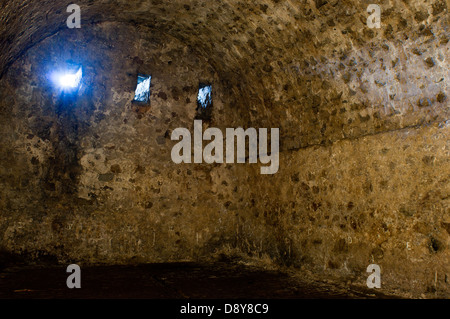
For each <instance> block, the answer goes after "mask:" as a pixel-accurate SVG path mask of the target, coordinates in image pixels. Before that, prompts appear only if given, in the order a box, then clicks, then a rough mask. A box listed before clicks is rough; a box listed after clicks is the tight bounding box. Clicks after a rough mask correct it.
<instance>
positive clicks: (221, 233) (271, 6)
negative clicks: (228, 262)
mask: <svg viewBox="0 0 450 319" xmlns="http://www.w3.org/2000/svg"><path fill="white" fill-rule="evenodd" d="M371 2H372V1H368V0H367V1H347V0H330V1H319V0H314V1H313V0H302V1H275V0H272V1H245V2H242V1H234V0H228V1H216V2H211V1H190V0H185V1H182V0H180V1H159V0H153V1H146V0H142V1H133V2H129V1H95V2H93V1H79V2H78V4H79V5H80V6H81V8H82V28H81V29H80V30H67V29H66V26H65V19H66V17H67V14H66V13H65V8H66V6H67V5H68V4H69V3H70V2H69V1H66V2H64V1H63V2H61V3H59V4H58V5H59V6H60V7H58V8H56V7H55V4H54V1H8V2H3V3H2V4H1V12H2V14H1V18H0V25H1V26H3V28H0V48H1V50H0V52H1V57H2V58H1V59H0V70H1V74H3V78H2V81H3V83H2V98H1V103H2V113H3V114H4V115H2V117H1V121H2V123H4V124H5V125H4V126H3V125H2V128H1V129H2V131H3V132H4V136H5V139H3V141H2V142H1V143H2V150H4V151H2V154H1V156H2V168H1V169H2V177H4V178H3V183H4V185H5V186H4V187H3V191H2V195H1V196H2V205H3V212H2V215H1V216H2V217H1V218H2V223H1V224H0V230H1V231H2V232H3V234H4V235H3V237H2V238H4V241H3V243H7V244H6V246H7V247H9V248H12V249H14V250H21V249H22V250H31V251H33V253H34V254H44V255H45V254H48V253H50V254H53V255H56V256H57V257H58V258H59V259H60V260H64V259H70V258H73V257H75V258H80V259H84V260H88V261H105V262H119V261H127V260H129V259H130V258H133V257H136V258H135V259H139V258H141V260H144V261H155V260H175V259H183V258H194V257H196V256H209V254H210V253H211V252H213V251H215V249H219V248H220V247H225V246H228V245H229V246H231V247H238V248H239V249H240V250H241V251H242V252H244V253H246V254H250V255H252V256H257V257H265V256H269V257H270V258H271V259H272V260H275V261H277V262H278V263H280V264H285V265H293V266H295V267H303V268H300V269H302V271H304V270H305V269H310V270H314V272H315V273H317V274H319V275H320V276H325V275H328V274H334V275H336V276H338V278H341V279H343V280H349V281H350V282H362V283H364V282H365V278H364V276H366V273H365V267H367V265H368V264H369V263H372V262H375V263H379V264H380V265H381V266H382V272H383V273H382V275H383V278H384V279H383V285H384V286H383V287H388V288H392V289H395V288H398V289H400V290H403V291H411V292H413V293H415V294H418V295H420V294H421V293H427V292H428V293H430V295H431V296H434V295H435V294H434V293H435V292H437V293H439V294H441V295H442V294H444V295H445V294H446V295H447V296H448V291H449V283H448V280H449V279H448V277H449V274H448V268H449V264H450V261H449V260H450V257H449V250H448V245H449V234H448V223H449V219H448V218H449V217H448V213H449V211H448V209H449V205H448V192H449V190H448V176H449V163H448V147H449V145H448V134H449V133H448V130H449V128H448V122H446V121H448V115H449V107H448V106H449V104H448V101H449V98H448V95H449V92H448V84H447V83H448V77H449V71H448V56H449V43H448V39H449V33H448V4H447V2H446V1H441V0H434V1H427V2H425V1H415V0H408V1H403V0H398V1H387V0H386V1H378V2H377V3H378V4H379V5H380V7H381V10H382V16H381V22H382V27H381V29H370V28H368V27H367V25H366V19H367V16H368V13H367V11H366V9H367V6H368V4H370V3H371ZM105 22H106V23H105ZM6 26H8V27H6ZM119 26H120V28H119ZM60 31H62V32H60ZM51 35H54V36H53V37H50V38H48V37H49V36H51ZM60 37H63V38H67V39H71V41H69V43H70V42H72V43H73V44H72V46H70V45H69V46H68V44H67V43H66V42H63V41H60V40H58V39H60ZM142 39H144V40H142ZM138 43H139V45H138ZM36 44H39V45H37V46H35V45H36ZM75 44H79V45H78V46H75ZM80 48H82V49H81V50H80ZM39 50H40V51H39ZM89 50H91V51H92V52H96V54H88V53H86V52H89ZM83 52H84V53H83ZM47 53H51V54H52V60H51V61H59V60H61V61H62V60H64V59H66V58H67V56H69V57H71V56H72V57H78V58H80V59H82V60H83V59H85V60H83V61H84V63H85V64H86V65H87V68H88V69H87V70H88V72H90V73H92V74H95V76H96V78H91V79H90V81H91V83H89V86H88V87H90V88H91V89H86V90H85V91H84V94H85V97H84V98H83V99H81V100H80V101H79V102H78V110H79V111H77V112H76V113H75V115H73V113H71V112H70V111H68V110H64V109H63V110H60V112H56V111H55V110H56V108H57V106H56V105H57V103H56V101H55V97H54V96H52V94H51V93H49V92H50V88H46V89H44V88H43V87H42V86H45V85H46V84H45V81H44V80H43V79H42V78H41V79H40V78H38V77H37V74H40V72H41V71H42V72H44V71H46V70H45V65H46V64H45V63H44V62H49V61H47V58H46V56H47ZM59 54H60V55H61V56H58V55H59ZM83 54H85V55H83ZM180 57H183V58H182V59H181V60H182V62H181V63H176V61H177V60H180ZM194 57H195V58H194ZM192 58H194V60H192ZM196 59H198V62H196ZM33 61H34V62H36V63H32V62H33ZM170 61H172V63H171V64H170V63H169V62H170ZM118 63H119V64H118ZM49 65H50V64H49ZM99 66H100V67H99ZM35 68H36V69H35ZM180 68H181V69H180ZM138 69H139V70H141V69H142V70H149V72H151V73H152V75H153V76H154V78H153V80H152V83H153V87H152V97H151V100H152V102H151V106H150V108H148V109H146V108H137V107H135V106H134V105H131V104H130V103H129V102H130V100H131V98H132V91H133V89H134V85H135V76H136V73H137V70H138ZM21 74H22V75H24V76H25V77H29V78H30V79H33V80H34V82H33V81H31V82H30V81H27V79H24V78H21V77H20V75H21ZM204 77H206V78H204ZM203 79H205V80H212V81H213V83H214V90H215V93H214V103H215V111H214V112H213V121H212V122H211V126H215V127H219V128H225V127H237V126H243V127H255V128H258V127H279V128H280V130H281V131H280V134H281V140H280V143H281V154H280V156H281V157H280V171H279V172H278V173H277V174H276V175H274V176H262V175H260V174H259V165H248V164H246V165H243V164H239V165H237V164H236V165H193V164H192V165H188V164H186V165H180V166H178V165H172V163H171V162H170V160H169V159H168V156H169V155H170V154H169V153H168V152H170V149H171V146H172V145H173V143H172V144H171V142H170V141H168V140H167V138H166V132H167V131H169V132H170V130H173V129H174V128H176V127H178V126H182V127H188V128H190V129H192V119H193V116H194V108H195V102H194V100H195V94H196V89H197V83H198V81H199V80H203ZM191 86H192V87H191ZM188 98H189V99H190V102H187V101H186V99H188ZM166 99H167V100H166ZM49 101H50V103H48V102H49ZM216 107H217V108H216ZM173 113H175V114H173ZM30 115H31V116H30ZM125 120H126V122H124V121H125ZM58 121H59V123H60V124H58ZM166 122H167V123H166ZM55 123H56V124H55ZM133 142H134V143H133ZM27 144H29V145H27ZM35 145H41V146H39V147H37V146H35ZM27 147H29V150H28V149H27ZM33 158H34V159H33ZM52 158H54V159H55V160H52ZM31 174H35V175H31ZM30 175H31V176H33V177H30ZM42 203H45V205H42ZM30 207H32V209H31V208H30ZM10 225H13V226H12V228H9V227H10ZM37 225H40V226H42V227H41V228H39V227H40V226H37ZM77 225H78V226H77ZM123 225H125V227H123ZM180 225H182V226H180ZM73 227H75V228H73ZM77 227H79V228H77ZM80 227H82V228H81V229H80ZM66 228H67V229H66ZM69 228H70V229H69ZM180 228H182V229H181V230H180ZM31 238H32V239H31ZM74 238H75V239H74ZM158 240H159V241H158ZM61 243H65V244H64V245H65V246H64V247H61V246H60V245H61ZM154 243H155V244H154ZM406 245H408V246H406ZM192 247H194V248H192ZM40 250H42V252H40ZM64 254H68V256H65V255H64ZM361 277H362V278H361Z"/></svg>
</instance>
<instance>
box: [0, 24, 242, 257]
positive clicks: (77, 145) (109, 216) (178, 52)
mask: <svg viewBox="0 0 450 319" xmlns="http://www.w3.org/2000/svg"><path fill="white" fill-rule="evenodd" d="M66 61H76V62H78V63H81V64H82V65H83V68H84V70H83V71H84V78H83V82H82V87H81V89H80V92H79V93H78V95H77V100H76V101H67V99H65V98H64V97H63V96H62V95H61V93H60V92H59V91H58V89H56V88H55V87H54V86H52V83H51V82H49V80H48V75H49V74H50V73H51V71H52V70H53V69H54V68H55V67H56V66H58V65H65V63H66ZM138 72H139V73H144V74H145V73H147V74H151V75H152V81H151V96H150V99H151V101H150V104H149V105H138V104H133V103H132V102H131V101H132V100H133V98H134V89H135V87H136V81H137V74H138ZM199 81H202V82H211V83H212V84H213V90H214V91H213V94H214V95H213V96H214V106H213V107H214V117H213V121H214V122H219V123H221V125H222V126H225V127H226V126H231V125H230V124H227V121H226V118H225V117H224V116H223V113H224V112H223V108H224V102H223V100H224V96H223V94H224V93H223V89H222V86H221V83H220V79H219V78H218V77H217V74H216V73H215V72H214V70H213V69H212V68H211V67H210V66H209V65H208V63H207V61H206V60H205V59H204V58H203V57H201V56H197V55H195V53H193V52H192V51H191V50H189V48H188V47H186V46H184V45H183V44H182V43H180V42H179V41H177V40H176V39H173V38H171V37H170V36H164V37H163V36H160V37H152V34H151V32H149V30H148V29H146V28H145V27H143V28H141V29H139V32H136V28H134V27H132V26H129V25H124V24H120V23H105V24H100V25H96V26H95V27H93V28H91V29H89V32H88V33H86V32H73V31H72V30H67V31H64V32H61V33H59V34H57V35H55V36H53V37H50V38H47V39H46V40H45V41H43V42H41V43H40V44H39V45H38V46H36V47H33V49H30V50H29V51H28V52H27V54H26V55H25V56H23V58H22V59H20V60H17V61H16V63H15V64H13V65H12V67H11V68H10V69H9V72H8V75H7V76H6V77H5V78H4V79H3V81H2V91H1V94H2V99H1V101H2V102H1V105H2V108H1V110H2V116H1V120H2V126H1V129H2V140H1V155H2V158H1V163H2V165H1V175H2V180H1V183H2V187H1V189H2V192H1V196H2V197H1V205H2V206H1V209H2V214H1V217H0V218H1V223H0V225H1V226H0V227H1V228H0V229H1V234H2V235H1V238H2V241H1V243H2V246H3V247H4V248H6V249H7V250H10V251H12V252H16V253H20V254H25V255H30V256H31V257H33V258H34V257H39V258H41V257H43V256H48V258H53V259H55V260H58V261H60V262H65V261H67V260H79V261H85V262H110V263H111V262H112V263H116V262H122V261H130V260H136V261H171V260H185V259H193V258H197V257H199V256H203V255H207V254H208V253H212V252H214V250H215V248H217V247H218V246H219V245H222V244H223V242H221V240H220V239H222V237H223V236H224V234H223V233H224V231H225V230H226V229H228V228H230V227H231V223H229V222H227V220H228V219H229V216H230V215H229V214H223V211H222V210H223V209H221V205H219V202H220V200H219V198H220V197H218V196H217V192H218V187H219V185H221V187H222V188H225V189H230V188H231V189H232V187H233V185H235V184H236V181H234V180H233V176H232V173H231V170H229V169H226V168H225V167H223V166H222V167H218V166H211V165H203V166H202V165H188V164H184V165H177V164H175V163H173V162H172V159H171V149H172V146H173V145H174V144H175V142H174V141H171V139H170V136H171V132H172V130H174V129H175V128H177V127H186V128H188V129H190V130H191V131H192V130H193V119H194V117H195V112H196V107H197V102H196V99H197V93H198V85H199ZM234 116H237V115H232V116H229V120H231V119H232V118H233V117H234ZM229 168H231V167H229ZM225 185H227V186H225ZM222 192H224V191H222Z"/></svg>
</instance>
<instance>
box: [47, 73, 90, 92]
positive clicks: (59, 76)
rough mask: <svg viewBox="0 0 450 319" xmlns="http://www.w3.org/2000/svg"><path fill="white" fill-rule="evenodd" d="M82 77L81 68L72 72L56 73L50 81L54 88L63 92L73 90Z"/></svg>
mask: <svg viewBox="0 0 450 319" xmlns="http://www.w3.org/2000/svg"><path fill="white" fill-rule="evenodd" d="M82 77H83V70H82V68H81V67H79V68H78V70H73V71H57V72H54V73H53V74H52V76H51V78H52V81H53V82H54V83H55V85H56V86H58V87H59V88H61V89H63V90H71V89H75V88H77V87H78V86H79V85H80V82H81V78H82Z"/></svg>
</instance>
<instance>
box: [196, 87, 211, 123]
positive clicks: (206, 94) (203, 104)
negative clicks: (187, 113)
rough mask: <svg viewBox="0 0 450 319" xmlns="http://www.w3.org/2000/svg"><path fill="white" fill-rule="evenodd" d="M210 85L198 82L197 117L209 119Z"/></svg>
mask: <svg viewBox="0 0 450 319" xmlns="http://www.w3.org/2000/svg"><path fill="white" fill-rule="evenodd" d="M211 111H212V85H210V84H203V83H200V85H199V89H198V95H197V117H196V118H197V119H202V120H206V121H209V120H211Z"/></svg>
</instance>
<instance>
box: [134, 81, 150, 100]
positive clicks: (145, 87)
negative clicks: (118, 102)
mask: <svg viewBox="0 0 450 319" xmlns="http://www.w3.org/2000/svg"><path fill="white" fill-rule="evenodd" d="M151 79H152V77H151V76H150V75H144V74H138V80H137V86H136V92H135V94H134V100H133V102H139V103H148V102H149V100H150V81H151Z"/></svg>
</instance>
